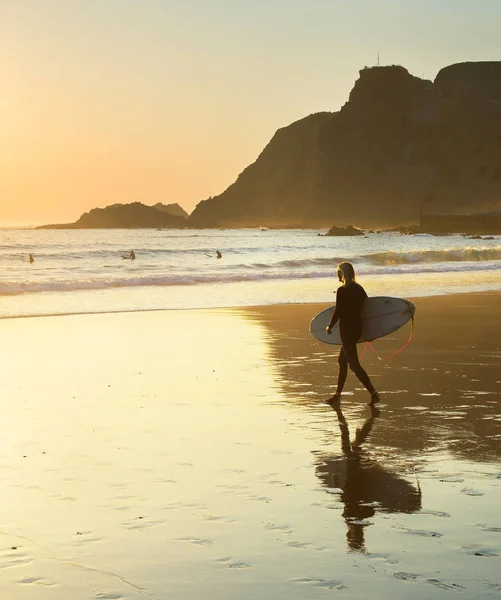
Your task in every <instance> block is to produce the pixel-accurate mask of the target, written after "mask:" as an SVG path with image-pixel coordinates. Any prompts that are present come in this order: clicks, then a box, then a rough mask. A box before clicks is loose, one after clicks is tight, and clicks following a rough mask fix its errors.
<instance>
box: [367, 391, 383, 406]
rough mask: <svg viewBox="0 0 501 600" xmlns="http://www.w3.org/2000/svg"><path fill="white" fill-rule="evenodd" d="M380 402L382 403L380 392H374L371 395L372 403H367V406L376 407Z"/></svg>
mask: <svg viewBox="0 0 501 600" xmlns="http://www.w3.org/2000/svg"><path fill="white" fill-rule="evenodd" d="M380 401H381V396H380V395H379V392H376V391H374V392H372V394H371V400H370V402H367V404H368V406H374V404H377V403H378V402H380Z"/></svg>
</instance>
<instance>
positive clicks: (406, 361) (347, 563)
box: [0, 293, 501, 600]
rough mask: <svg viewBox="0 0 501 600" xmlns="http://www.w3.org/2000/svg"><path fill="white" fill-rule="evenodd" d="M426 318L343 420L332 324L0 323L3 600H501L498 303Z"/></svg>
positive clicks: (313, 309) (379, 366)
mask: <svg viewBox="0 0 501 600" xmlns="http://www.w3.org/2000/svg"><path fill="white" fill-rule="evenodd" d="M415 303H416V307H417V313H416V325H415V331H414V339H413V340H412V342H411V344H410V345H409V346H408V347H407V348H406V349H405V350H404V351H403V352H402V353H401V354H399V355H397V356H396V357H394V358H392V359H391V360H388V361H383V362H381V361H379V360H378V359H377V358H376V357H375V356H374V355H373V354H372V353H371V351H370V350H369V351H368V352H367V353H366V355H365V357H364V359H363V364H364V366H365V368H366V369H367V371H368V372H369V374H370V375H371V377H372V378H373V381H374V383H375V385H376V386H377V388H378V389H379V390H380V391H381V393H382V398H383V399H382V402H381V404H380V405H379V406H378V408H377V410H371V409H369V408H368V407H367V406H366V404H365V403H366V401H367V400H368V398H367V393H366V392H365V391H364V390H362V389H361V386H360V384H359V383H358V381H357V380H356V379H355V378H354V377H353V375H351V374H349V375H348V381H347V385H346V388H345V391H346V393H345V394H344V395H343V401H342V405H341V410H340V411H337V412H336V411H333V410H332V408H330V407H329V406H328V405H327V404H326V403H325V400H326V398H328V397H329V395H330V394H331V393H332V391H333V388H334V385H335V379H336V360H335V350H336V349H335V348H334V347H330V346H327V345H324V344H321V343H320V342H317V341H316V340H314V339H313V338H312V337H311V336H310V334H309V333H308V324H309V321H310V320H311V318H312V317H313V316H314V315H315V314H316V313H317V312H319V311H320V310H321V309H322V308H324V306H323V305H290V306H270V307H258V308H247V309H238V310H211V311H166V312H157V313H133V314H112V315H85V316H71V317H44V318H36V319H16V320H3V321H1V322H0V339H1V340H2V345H3V349H4V351H3V354H2V357H3V360H2V365H1V369H2V377H1V379H0V390H1V398H2V409H3V410H2V428H1V430H0V474H1V477H2V482H3V489H2V501H1V502H0V519H1V523H2V525H1V526H0V529H1V531H0V533H1V536H0V540H1V545H0V592H1V597H2V598H8V599H9V600H25V599H30V598H34V599H36V600H45V599H49V598H50V599H51V600H53V599H65V600H67V599H71V600H80V599H89V598H99V599H107V600H118V599H131V600H132V599H134V600H136V599H143V598H149V599H155V600H159V599H167V598H181V599H183V600H184V599H191V598H193V599H195V598H196V599H197V600H199V599H200V598H218V599H219V598H221V599H230V598H231V599H234V598H239V599H245V600H246V599H251V598H253V599H254V598H257V597H259V598H270V599H276V598H288V599H289V598H290V599H305V598H308V599H310V598H312V599H314V598H325V597H326V594H327V595H330V594H334V595H338V594H344V595H345V596H346V597H351V598H357V599H358V598H367V599H368V598H371V599H374V598H386V597H387V596H389V595H393V597H394V598H410V599H413V598H416V599H417V598H420V599H421V598H442V597H444V598H445V597H450V594H451V593H454V592H455V593H459V594H461V595H462V596H463V597H465V598H468V599H470V598H483V597H490V596H492V597H499V596H500V594H501V575H500V558H499V555H501V511H500V509H499V506H500V505H501V494H500V486H501V430H500V423H501V405H500V400H501V319H500V309H501V295H499V294H493V293H491V294H474V295H469V296H451V297H436V298H419V299H417V300H416V302H415ZM408 335H409V328H406V329H404V330H400V331H399V332H397V334H395V336H394V338H393V339H385V340H381V341H379V342H376V343H375V344H374V346H375V348H376V350H377V351H378V352H379V353H380V354H381V355H383V356H385V355H388V354H391V353H392V352H393V351H395V350H396V349H398V348H399V347H400V346H401V345H402V344H403V343H404V342H405V341H406V339H407V337H408Z"/></svg>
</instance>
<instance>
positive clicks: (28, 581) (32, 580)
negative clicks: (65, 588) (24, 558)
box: [18, 577, 56, 587]
mask: <svg viewBox="0 0 501 600" xmlns="http://www.w3.org/2000/svg"><path fill="white" fill-rule="evenodd" d="M18 583H20V584H22V585H33V584H35V585H43V586H45V587H51V586H53V585H56V584H55V583H54V582H53V581H47V580H46V579H44V578H43V577H24V578H23V579H20V580H19V581H18Z"/></svg>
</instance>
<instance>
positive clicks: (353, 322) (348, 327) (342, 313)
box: [325, 262, 380, 405]
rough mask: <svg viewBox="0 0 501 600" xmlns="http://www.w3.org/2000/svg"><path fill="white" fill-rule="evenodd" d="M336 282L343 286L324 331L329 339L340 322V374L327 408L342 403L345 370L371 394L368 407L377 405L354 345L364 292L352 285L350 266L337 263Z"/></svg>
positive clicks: (372, 389)
mask: <svg viewBox="0 0 501 600" xmlns="http://www.w3.org/2000/svg"><path fill="white" fill-rule="evenodd" d="M337 275H338V279H339V281H340V282H341V283H342V284H343V285H342V286H340V287H339V288H338V289H337V291H336V308H335V310H334V314H333V315H332V318H331V321H330V323H329V325H328V326H327V327H326V328H325V330H326V331H327V333H328V334H329V335H330V333H331V330H332V328H333V327H334V325H335V324H336V323H337V322H338V321H339V333H340V334H341V344H342V346H341V350H340V352H339V357H338V364H339V373H338V380H337V387H336V391H335V393H334V395H333V396H332V397H331V398H329V400H328V402H329V404H332V405H335V404H338V403H339V402H340V400H341V394H342V392H343V388H344V384H345V382H346V377H347V375H348V366H349V367H350V369H351V370H352V371H353V373H355V375H356V376H357V377H358V379H359V380H360V382H361V383H362V385H363V386H364V387H365V388H366V389H367V390H368V391H369V392H370V394H371V399H370V402H369V404H370V405H372V404H376V403H377V402H379V400H380V397H379V394H378V392H376V390H375V388H374V386H373V385H372V382H371V380H370V378H369V376H368V375H367V373H366V372H365V369H364V368H363V367H362V365H361V364H360V360H359V358H358V352H357V342H358V340H359V339H360V336H361V335H362V307H363V305H364V300H365V299H366V298H367V294H366V292H365V290H364V288H363V287H362V286H361V285H360V284H358V283H357V282H356V281H355V269H354V268H353V265H352V264H351V263H349V262H342V263H339V265H338V267H337Z"/></svg>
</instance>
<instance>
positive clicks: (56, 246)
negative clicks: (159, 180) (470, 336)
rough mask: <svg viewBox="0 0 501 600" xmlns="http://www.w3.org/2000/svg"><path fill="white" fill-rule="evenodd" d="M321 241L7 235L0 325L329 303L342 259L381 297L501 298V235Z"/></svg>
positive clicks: (0, 237)
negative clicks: (8, 320)
mask: <svg viewBox="0 0 501 600" xmlns="http://www.w3.org/2000/svg"><path fill="white" fill-rule="evenodd" d="M318 233H320V232H317V231H314V230H307V229H306V230H264V231H262V230H261V229H225V230H220V229H207V230H192V229H185V230H184V229H183V230H170V229H162V230H153V229H137V230H131V229H128V230H127V229H125V230H124V229H114V230H2V229H0V318H5V317H16V316H40V315H55V314H79V313H104V312H126V311H148V310H158V309H193V308H214V307H233V306H257V305H269V304H287V303H297V302H329V301H333V299H334V295H333V290H334V289H335V288H336V286H337V280H336V276H335V268H336V265H337V264H338V262H340V261H341V260H350V261H352V262H353V263H354V264H355V265H356V269H357V273H358V274H359V276H360V278H361V280H363V285H364V286H365V287H366V289H367V292H368V293H369V295H372V296H384V295H390V296H399V297H416V296H429V295H436V294H455V293H462V292H473V291H481V290H499V289H501V276H500V274H501V236H492V239H485V238H483V239H476V240H473V239H468V238H464V237H462V236H460V235H452V236H432V235H411V236H409V235H399V234H397V233H380V234H376V233H368V234H367V235H365V236H357V237H326V236H323V235H318ZM485 237H491V236H485ZM132 248H133V249H134V251H135V253H136V257H137V258H136V260H134V261H131V260H122V258H121V257H122V255H124V256H126V255H128V253H129V251H130V249H132ZM216 248H219V249H220V250H221V251H222V253H223V257H222V259H221V260H217V259H216V258H215V252H216ZM29 252H31V253H33V254H34V256H35V262H34V263H33V264H29V263H28V262H27V257H28V253H29ZM23 261H24V262H23Z"/></svg>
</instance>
